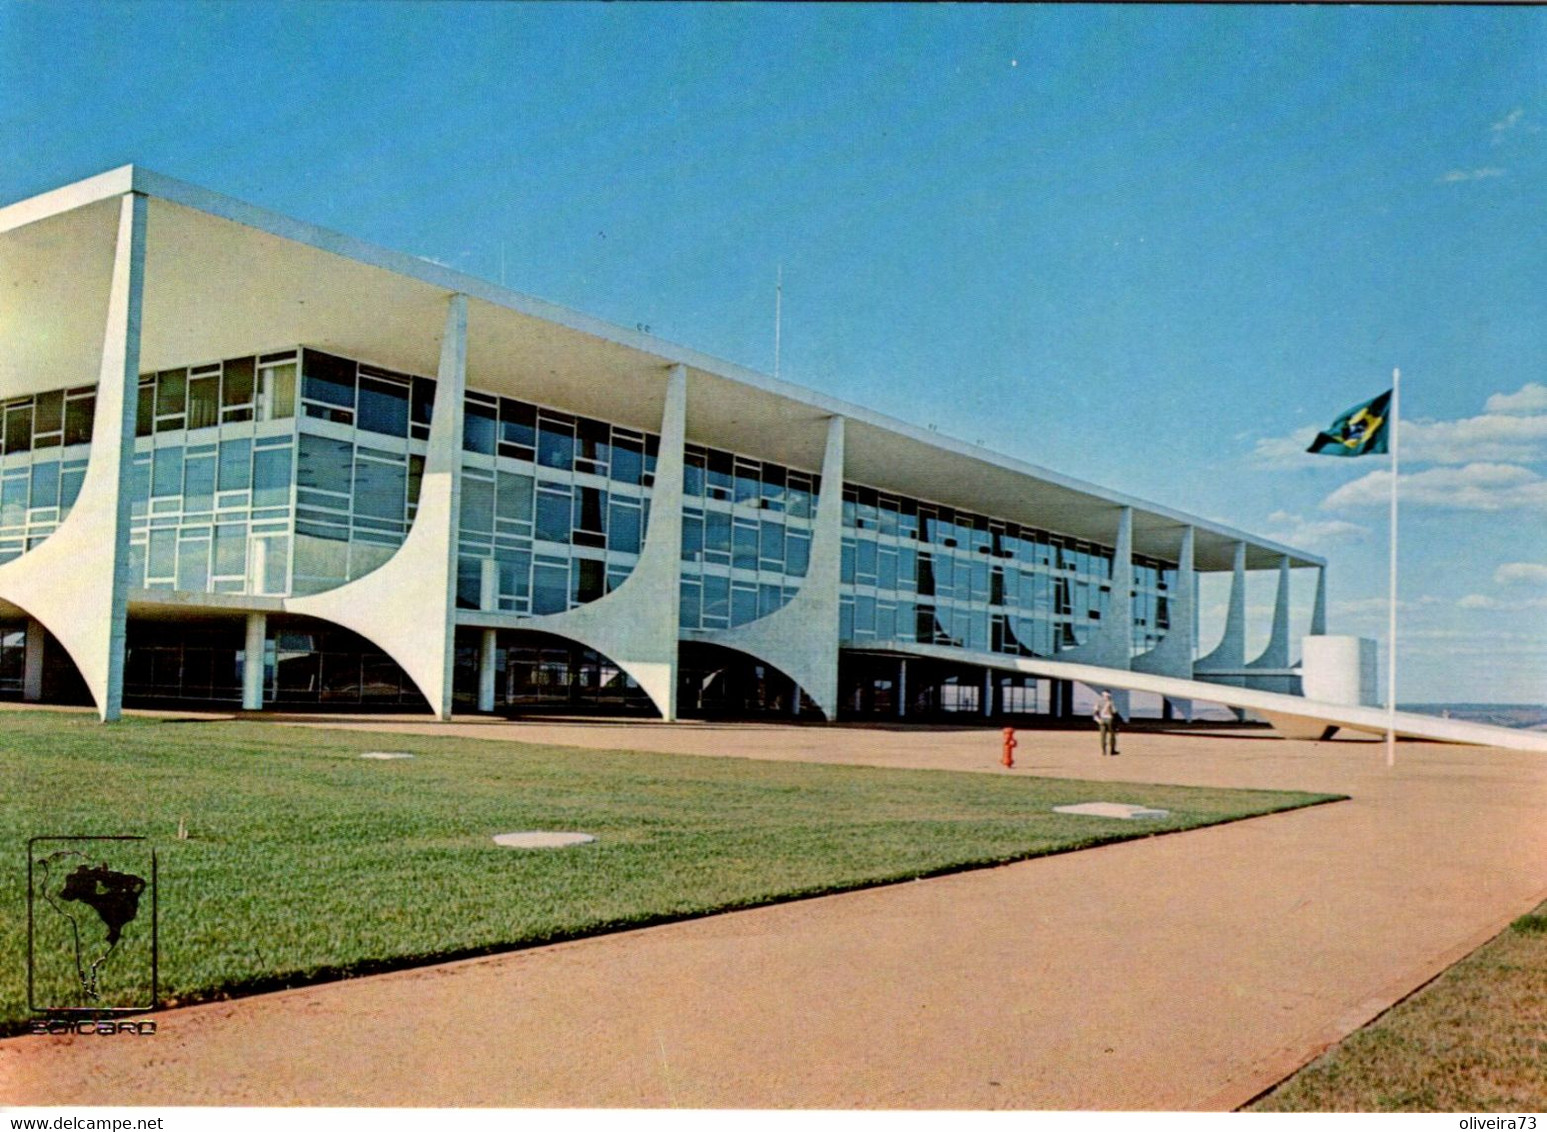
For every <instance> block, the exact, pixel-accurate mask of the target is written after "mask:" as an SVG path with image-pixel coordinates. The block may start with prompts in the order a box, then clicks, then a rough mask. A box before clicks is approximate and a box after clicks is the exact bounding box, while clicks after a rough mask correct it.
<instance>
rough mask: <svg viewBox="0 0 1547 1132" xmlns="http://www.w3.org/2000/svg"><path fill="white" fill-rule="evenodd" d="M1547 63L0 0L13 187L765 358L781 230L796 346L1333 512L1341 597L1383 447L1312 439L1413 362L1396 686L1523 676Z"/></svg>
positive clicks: (1233, 491) (774, 13)
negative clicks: (69, 187)
mask: <svg viewBox="0 0 1547 1132" xmlns="http://www.w3.org/2000/svg"><path fill="white" fill-rule="evenodd" d="M1544 95H1547V11H1544V10H1539V9H1529V8H1528V9H1524V10H1521V9H1512V8H1483V9H1475V8H1418V9H1414V8H1374V9H1369V8H1302V7H1285V8H1276V7H1274V8H1261V7H1249V8H1234V7H1231V8H1213V7H1175V8H1173V7H1156V8H1144V7H1109V8H1107V7H1072V8H1071V7H1014V8H1001V7H984V8H973V7H959V6H924V7H881V6H875V7H870V6H865V7H843V6H810V7H803V6H789V7H785V6H774V5H746V6H736V7H725V6H716V5H689V6H680V7H678V6H670V5H643V6H625V5H594V6H592V5H526V4H471V5H460V4H451V3H443V4H432V5H413V4H370V3H361V4H349V3H336V4H300V3H297V4H241V3H229V4H155V3H147V4H134V5H120V4H111V3H103V4H92V5H88V6H81V7H72V6H68V5H62V4H47V5H43V4H33V3H28V4H16V3H10V2H6V0H0V200H12V199H17V198H20V197H24V196H28V195H31V194H33V193H36V192H39V191H42V190H44V189H47V188H50V187H53V186H56V185H58V184H62V183H65V182H68V181H71V180H74V179H77V178H80V177H83V176H87V175H90V174H93V173H97V172H100V171H102V170H104V169H107V168H110V167H113V166H116V165H120V164H124V163H127V162H135V163H139V164H143V165H146V166H148V167H150V168H152V169H155V170H157V171H159V172H163V173H166V174H169V175H171V176H174V177H180V178H183V179H186V180H190V181H193V182H195V183H197V184H201V185H204V186H206V187H208V188H211V189H215V190H218V191H221V192H225V193H229V194H231V195H234V196H237V197H240V198H243V199H246V200H250V201H253V202H254V203H257V204H261V205H264V206H266V207H269V208H272V209H275V210H277V211H280V212H284V213H287V214H290V215H294V216H298V217H301V218H303V219H306V220H309V221H312V222H314V223H318V224H322V225H324V226H327V227H331V228H335V229H338V230H341V231H344V232H347V233H349V234H351V235H354V236H358V237H361V238H364V239H367V240H370V241H373V242H376V243H380V244H383V245H386V246H389V247H393V248H397V249H400V250H403V251H407V252H411V253H414V254H417V255H422V256H427V257H430V258H433V259H436V260H439V261H442V262H445V263H448V264H450V265H452V266H455V267H458V268H460V269H462V270H466V271H469V272H472V273H474V274H479V275H483V276H486V277H489V278H495V279H497V278H498V277H499V274H500V270H501V261H502V258H503V262H504V272H505V279H506V282H507V283H508V284H509V285H510V286H512V287H514V288H516V289H518V290H521V291H525V292H527V293H530V294H534V295H538V296H541V297H543V298H546V299H550V300H553V301H556V302H559V303H563V304H566V305H569V306H572V307H575V308H577V309H580V310H584V311H586V312H589V313H592V314H595V315H599V316H601V317H604V318H608V319H611V320H613V321H616V322H619V323H622V324H624V325H629V326H633V325H636V324H646V325H648V326H649V327H650V328H651V330H652V331H653V332H654V333H656V334H658V335H661V336H663V337H665V338H668V339H671V340H674V341H677V342H681V343H683V344H686V345H690V346H693V347H695V348H698V349H702V350H705V351H707V352H709V353H713V354H717V355H720V356H722V357H725V358H729V359H732V360H735V361H738V362H742V363H744V364H747V365H751V366H754V367H756V368H760V369H764V370H768V369H771V368H772V363H773V278H774V273H775V270H776V267H777V265H779V264H781V263H782V265H783V271H784V284H785V289H784V326H783V355H782V374H783V376H785V377H787V378H789V379H791V380H794V381H798V382H800V383H802V384H805V385H808V386H810V387H813V388H816V389H820V390H823V391H825V392H828V393H831V394H834V395H837V396H840V397H844V398H848V399H850V400H853V401H858V402H861V403H864V404H867V405H871V406H874V407H876V408H879V409H882V410H883V411H886V412H890V413H892V414H894V415H896V416H898V417H901V418H903V419H905V420H909V421H913V422H916V423H919V424H925V425H928V424H933V425H935V426H937V427H938V428H939V430H940V431H941V432H944V433H948V434H951V435H955V436H958V437H961V438H963V439H965V440H969V441H980V442H982V443H984V444H986V445H988V446H989V447H991V448H994V449H996V450H999V451H1002V452H1006V453H1010V454H1012V455H1015V456H1018V457H1021V458H1024V459H1027V460H1031V461H1033V462H1036V463H1040V464H1043V465H1046V466H1049V467H1052V468H1055V469H1058V470H1061V471H1064V472H1068V473H1072V474H1075V475H1079V476H1082V477H1085V478H1087V479H1091V480H1093V481H1095V482H1097V483H1100V484H1103V485H1106V486H1109V487H1112V488H1116V489H1120V490H1123V491H1127V492H1131V493H1133V494H1135V495H1139V496H1141V497H1145V498H1148V499H1152V500H1155V501H1157V502H1161V503H1166V504H1169V505H1172V506H1175V507H1179V508H1183V509H1186V510H1189V511H1193V512H1196V513H1199V514H1202V515H1205V516H1209V517H1211V518H1215V519H1219V520H1222V521H1225V522H1229V523H1232V524H1235V525H1238V526H1240V527H1243V528H1245V529H1247V530H1251V531H1254V532H1258V533H1261V534H1264V535H1269V536H1273V537H1277V538H1280V539H1283V540H1285V541H1288V542H1291V543H1293V544H1295V545H1298V546H1303V547H1304V548H1306V549H1308V550H1312V551H1315V552H1318V553H1322V554H1325V555H1326V556H1327V557H1328V558H1329V559H1330V560H1331V562H1332V567H1331V571H1330V588H1331V598H1332V604H1331V629H1332V631H1334V632H1357V633H1362V634H1366V635H1372V636H1380V635H1382V634H1383V633H1384V624H1385V614H1384V607H1383V600H1384V594H1385V585H1386V551H1387V535H1386V527H1385V518H1386V517H1385V511H1384V510H1383V503H1384V494H1383V491H1384V487H1383V481H1382V480H1381V478H1380V477H1381V476H1383V475H1384V474H1385V469H1386V466H1387V462H1386V461H1385V460H1384V459H1376V458H1371V459H1365V460H1332V459H1326V458H1320V459H1318V458H1314V457H1309V456H1304V457H1302V456H1300V455H1298V454H1297V453H1296V451H1295V449H1296V447H1297V446H1298V447H1301V448H1303V447H1304V442H1305V439H1306V437H1305V431H1306V430H1307V429H1308V428H1310V429H1314V427H1317V426H1321V425H1325V424H1327V423H1329V422H1330V421H1331V420H1332V418H1333V417H1334V416H1336V415H1337V414H1338V413H1339V412H1341V411H1342V410H1343V409H1346V408H1348V407H1349V406H1350V405H1352V404H1355V403H1356V402H1359V401H1362V400H1364V399H1366V398H1368V397H1370V396H1373V395H1374V394H1375V393H1378V392H1380V391H1381V390H1383V389H1385V388H1386V387H1387V386H1388V384H1389V379H1390V371H1391V369H1392V367H1393V366H1401V367H1402V370H1403V374H1404V381H1403V404H1404V418H1405V419H1406V421H1407V422H1408V428H1407V429H1406V430H1405V432H1404V440H1405V441H1406V443H1405V445H1404V447H1405V448H1406V449H1407V450H1408V452H1409V454H1410V456H1411V459H1410V460H1409V459H1407V458H1406V457H1405V458H1404V461H1403V473H1404V475H1403V482H1402V487H1403V492H1404V499H1405V501H1406V502H1405V505H1404V510H1403V532H1402V537H1401V564H1402V579H1403V582H1402V586H1403V591H1404V597H1405V599H1406V601H1407V604H1406V605H1405V606H1404V609H1403V612H1402V629H1401V634H1400V635H1401V644H1400V658H1401V666H1400V669H1399V677H1400V688H1399V698H1400V699H1402V700H1407V701H1411V700H1436V699H1448V700H1455V699H1476V700H1490V701H1511V700H1521V701H1532V702H1540V701H1547V387H1544V386H1547V372H1544V368H1547V367H1544V366H1543V359H1544V357H1547V317H1544V314H1547V311H1544V304H1547V244H1544V241H1543V239H1542V237H1541V218H1542V216H1543V215H1547V190H1544V186H1547V179H1544V173H1547V132H1544V126H1547V97H1544ZM1371 476H1374V477H1375V478H1374V479H1371V478H1370V477H1371ZM1409 476H1411V478H1410V479H1409ZM1215 588H1217V587H1211V588H1210V589H1208V590H1206V591H1205V596H1206V598H1208V599H1209V600H1210V601H1211V602H1213V601H1215V600H1216V599H1217V598H1218V597H1219V596H1221V595H1219V594H1216V593H1214V592H1213V591H1214V589H1215ZM1270 589H1271V582H1269V581H1267V580H1264V582H1263V584H1262V586H1261V587H1254V589H1253V592H1252V596H1253V602H1254V604H1262V605H1266V603H1267V602H1268V601H1269V600H1270ZM1259 590H1260V594H1259ZM1307 601H1308V597H1307ZM1305 612H1306V613H1307V614H1308V608H1307V609H1306V611H1305ZM1265 617H1266V610H1265V609H1264V610H1262V617H1261V618H1260V620H1262V619H1265ZM1216 625H1217V617H1215V616H1214V615H1213V613H1208V614H1206V616H1205V618H1204V635H1205V645H1207V644H1209V643H1210V641H1209V640H1208V636H1209V633H1210V631H1211V629H1213V631H1215V632H1217V628H1214V626H1216Z"/></svg>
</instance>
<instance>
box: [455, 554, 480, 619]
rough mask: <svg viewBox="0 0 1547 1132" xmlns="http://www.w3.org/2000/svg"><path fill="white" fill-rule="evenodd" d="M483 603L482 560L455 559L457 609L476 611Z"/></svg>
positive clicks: (463, 557)
mask: <svg viewBox="0 0 1547 1132" xmlns="http://www.w3.org/2000/svg"><path fill="white" fill-rule="evenodd" d="M482 601H483V559H481V558H468V557H466V556H465V555H464V556H462V557H459V558H458V559H457V608H458V609H477V608H479V606H480V605H481V603H482Z"/></svg>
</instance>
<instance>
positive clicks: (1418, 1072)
mask: <svg viewBox="0 0 1547 1132" xmlns="http://www.w3.org/2000/svg"><path fill="white" fill-rule="evenodd" d="M1249 1107H1250V1108H1251V1109H1252V1110H1253V1111H1258V1112H1481V1113H1491V1114H1495V1115H1499V1114H1509V1113H1521V1112H1527V1113H1534V1112H1542V1111H1547V904H1543V905H1542V906H1541V907H1540V908H1538V909H1537V910H1536V912H1535V913H1534V914H1532V915H1530V916H1522V917H1521V918H1520V919H1518V920H1516V921H1515V923H1514V924H1513V925H1512V926H1511V927H1509V928H1508V929H1506V930H1505V931H1504V932H1503V933H1502V934H1500V935H1498V936H1495V937H1494V938H1493V939H1492V940H1491V941H1490V942H1488V943H1487V944H1485V945H1484V946H1482V947H1480V948H1478V949H1477V950H1476V951H1474V952H1473V953H1472V954H1471V955H1469V956H1467V957H1466V958H1465V959H1463V960H1462V961H1461V962H1459V963H1457V964H1456V965H1455V966H1454V967H1452V968H1450V970H1448V971H1446V972H1445V973H1444V974H1442V975H1441V976H1440V977H1439V978H1437V979H1435V980H1434V981H1433V982H1432V983H1430V984H1429V985H1428V986H1426V987H1424V988H1422V989H1421V990H1419V991H1418V993H1416V994H1414V995H1413V996H1412V997H1411V998H1408V999H1404V1000H1403V1001H1402V1002H1399V1003H1397V1005H1396V1006H1394V1007H1392V1008H1391V1009H1390V1010H1389V1011H1387V1012H1386V1013H1385V1014H1383V1015H1381V1016H1380V1017H1379V1018H1377V1019H1376V1020H1375V1021H1373V1022H1371V1023H1370V1024H1369V1025H1368V1026H1366V1027H1364V1028H1363V1029H1362V1030H1358V1031H1356V1032H1355V1033H1353V1034H1350V1035H1349V1036H1348V1037H1347V1038H1345V1039H1344V1040H1343V1041H1342V1042H1340V1043H1339V1044H1338V1045H1336V1046H1334V1047H1332V1049H1330V1050H1328V1051H1327V1052H1326V1053H1325V1054H1323V1055H1322V1056H1321V1057H1319V1058H1317V1059H1316V1060H1315V1061H1313V1062H1311V1063H1310V1064H1309V1065H1307V1066H1306V1067H1305V1068H1304V1069H1302V1070H1300V1072H1298V1073H1296V1074H1295V1075H1294V1076H1293V1077H1291V1078H1289V1079H1288V1080H1287V1081H1285V1082H1284V1083H1283V1084H1281V1085H1279V1086H1278V1087H1277V1088H1275V1089H1274V1090H1272V1091H1271V1092H1269V1093H1267V1094H1265V1095H1264V1096H1262V1097H1261V1098H1259V1099H1258V1100H1257V1101H1256V1102H1254V1103H1253V1104H1252V1105H1250V1106H1249Z"/></svg>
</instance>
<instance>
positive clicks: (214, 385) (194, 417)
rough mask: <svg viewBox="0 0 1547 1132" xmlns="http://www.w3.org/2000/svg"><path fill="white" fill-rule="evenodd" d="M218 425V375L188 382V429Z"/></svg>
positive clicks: (197, 378)
mask: <svg viewBox="0 0 1547 1132" xmlns="http://www.w3.org/2000/svg"><path fill="white" fill-rule="evenodd" d="M219 423H220V375H219V374H210V375H209V376H207V377H196V378H194V379H192V380H191V381H189V382H188V427H189V428H211V427H213V426H214V425H218V424H219Z"/></svg>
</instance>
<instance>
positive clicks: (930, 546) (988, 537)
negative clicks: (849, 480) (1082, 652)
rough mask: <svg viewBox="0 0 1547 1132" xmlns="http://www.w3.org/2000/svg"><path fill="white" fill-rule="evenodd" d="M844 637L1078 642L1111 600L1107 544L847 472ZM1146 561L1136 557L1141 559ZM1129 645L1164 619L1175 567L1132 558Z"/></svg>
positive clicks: (1157, 633)
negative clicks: (912, 495)
mask: <svg viewBox="0 0 1547 1132" xmlns="http://www.w3.org/2000/svg"><path fill="white" fill-rule="evenodd" d="M843 526H844V537H843V566H842V590H841V594H840V603H841V604H840V613H839V640H840V641H841V642H842V643H843V644H844V645H847V646H851V647H852V646H859V647H863V646H866V645H870V646H873V647H875V646H884V645H885V643H886V642H889V641H902V642H917V643H919V644H926V645H943V646H945V647H948V648H960V649H967V650H971V651H974V652H996V653H1004V654H1006V655H1009V656H1040V657H1051V656H1053V655H1054V654H1055V653H1058V652H1060V651H1062V650H1065V649H1070V648H1074V647H1075V646H1077V645H1081V644H1084V643H1085V642H1086V641H1087V640H1089V639H1090V636H1091V634H1092V633H1093V632H1094V631H1095V629H1096V628H1097V627H1098V626H1099V624H1100V622H1101V620H1102V618H1103V617H1105V616H1107V614H1108V612H1109V610H1110V608H1111V603H1112V555H1113V551H1112V549H1111V548H1110V547H1105V546H1100V545H1097V544H1094V543H1089V542H1083V541H1080V540H1077V539H1072V538H1066V537H1064V536H1061V535H1055V534H1052V533H1050V532H1048V531H1042V530H1036V529H1034V528H1030V527H1024V526H1021V525H1019V524H1016V523H1012V522H1009V521H1007V520H1003V519H994V518H990V517H988V516H985V515H978V514H974V513H972V512H967V511H962V510H958V509H956V508H952V507H948V506H946V505H944V504H938V503H930V502H927V501H924V500H918V499H909V498H907V497H904V496H898V495H889V494H887V493H885V492H881V491H877V490H876V489H874V488H869V487H864V486H861V485H858V484H846V485H845V486H844V492H843ZM1141 563H1142V565H1141ZM1133 577H1134V582H1135V587H1134V592H1135V594H1136V597H1135V600H1134V634H1133V642H1132V647H1133V649H1134V650H1135V651H1145V650H1146V649H1148V648H1151V647H1153V645H1154V643H1155V642H1157V641H1158V640H1159V639H1160V637H1161V636H1162V635H1163V634H1164V632H1165V630H1166V624H1167V623H1166V621H1165V620H1164V618H1165V614H1166V609H1167V603H1166V595H1167V593H1168V592H1169V589H1168V587H1171V586H1174V585H1175V580H1176V579H1175V569H1174V567H1168V566H1166V565H1165V564H1163V563H1160V562H1158V561H1154V560H1151V559H1138V558H1135V559H1134V574H1133Z"/></svg>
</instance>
